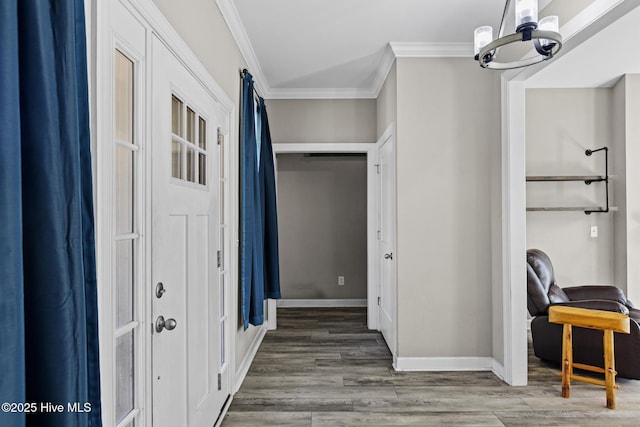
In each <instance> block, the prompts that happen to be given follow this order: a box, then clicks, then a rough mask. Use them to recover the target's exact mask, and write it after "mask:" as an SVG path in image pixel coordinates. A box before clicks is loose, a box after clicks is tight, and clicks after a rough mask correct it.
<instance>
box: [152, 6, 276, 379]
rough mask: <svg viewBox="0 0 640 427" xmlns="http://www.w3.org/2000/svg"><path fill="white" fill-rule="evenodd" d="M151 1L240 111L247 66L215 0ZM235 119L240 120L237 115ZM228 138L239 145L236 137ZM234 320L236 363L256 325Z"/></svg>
mask: <svg viewBox="0 0 640 427" xmlns="http://www.w3.org/2000/svg"><path fill="white" fill-rule="evenodd" d="M154 3H155V4H156V6H157V7H158V9H160V11H161V12H162V14H163V15H164V16H165V18H167V20H168V21H169V23H170V24H171V25H172V26H173V28H175V30H176V31H177V32H178V34H180V37H181V38H182V39H183V40H184V41H185V42H186V43H187V45H189V48H191V50H192V51H193V52H194V53H195V54H196V55H197V56H198V59H199V60H200V62H202V63H203V64H204V66H205V67H206V68H207V71H209V73H210V74H211V75H212V76H213V78H214V79H215V80H216V82H217V83H218V84H219V85H220V86H222V88H223V90H224V91H225V92H226V94H227V96H229V97H230V98H231V99H232V100H233V101H234V103H235V105H236V112H239V111H240V74H239V70H241V69H243V68H246V64H245V61H244V59H243V58H242V55H241V53H240V51H239V49H238V47H237V45H236V43H235V41H234V40H233V36H232V35H231V32H230V31H229V29H228V27H227V25H226V23H225V21H224V18H223V17H222V14H221V13H220V11H219V9H218V6H217V5H216V3H215V2H214V1H212V0H183V1H174V0H154ZM237 114H239V113H237ZM236 123H239V117H238V116H236ZM236 135H237V133H236ZM230 142H231V143H232V144H235V145H236V146H237V145H238V141H237V140H236V141H230ZM236 238H237V236H236ZM265 314H266V313H265ZM236 321H237V322H238V324H237V325H236V363H238V364H239V363H240V362H241V361H242V360H243V359H244V358H245V356H246V354H247V352H248V350H249V347H250V346H251V344H252V343H253V341H254V339H255V337H256V334H257V333H258V328H256V327H253V326H250V327H249V329H247V330H246V331H244V330H243V328H242V324H241V322H239V320H237V319H236ZM234 375H235V373H234Z"/></svg>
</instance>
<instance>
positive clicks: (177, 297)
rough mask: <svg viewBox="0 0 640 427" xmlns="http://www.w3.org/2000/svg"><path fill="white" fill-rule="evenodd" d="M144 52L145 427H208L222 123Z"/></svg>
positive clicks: (213, 398)
mask: <svg viewBox="0 0 640 427" xmlns="http://www.w3.org/2000/svg"><path fill="white" fill-rule="evenodd" d="M152 52H153V63H152V70H153V71H152V82H153V83H152V103H151V105H152V131H151V151H152V154H151V158H152V164H151V168H152V178H153V180H152V200H151V206H152V211H151V218H152V228H151V229H152V236H151V242H152V247H151V254H152V255H151V265H152V267H151V269H152V271H151V277H152V287H153V289H152V292H151V293H152V300H153V304H152V322H153V332H152V333H153V335H152V344H151V346H152V384H153V390H152V393H153V425H154V427H204V426H206V427H211V426H212V425H213V424H214V423H215V421H216V418H217V417H218V415H219V413H220V410H221V408H222V406H223V405H224V402H225V400H226V398H227V396H228V394H229V390H228V388H229V387H228V381H227V380H226V379H227V377H226V376H221V375H220V374H221V365H222V364H223V363H224V361H223V357H222V355H221V348H224V346H223V340H224V336H223V335H224V333H223V332H221V327H220V325H221V323H220V318H221V315H223V314H224V313H221V311H222V310H221V303H220V299H221V294H222V293H221V289H220V285H221V284H220V280H219V279H220V270H219V268H218V261H217V251H218V250H220V249H221V248H220V239H219V229H220V217H219V212H220V200H219V197H220V175H219V164H220V163H219V155H220V153H219V148H218V145H217V137H216V132H217V129H218V127H219V126H220V125H221V123H222V121H223V120H224V117H222V113H221V110H220V109H219V106H218V105H217V103H216V100H215V99H213V98H212V97H211V96H210V95H209V94H208V92H207V91H206V90H205V88H204V87H203V86H202V85H201V84H200V83H199V82H198V81H197V80H195V79H194V77H193V76H192V75H191V74H190V73H189V71H188V70H187V69H186V68H185V67H184V66H183V65H182V64H181V63H180V62H179V61H178V60H177V59H176V57H175V56H174V55H173V54H172V53H171V52H170V51H169V50H168V49H167V48H166V47H165V45H164V44H163V43H162V42H160V41H158V40H157V39H156V38H155V37H154V40H153V45H152ZM222 331H223V329H222Z"/></svg>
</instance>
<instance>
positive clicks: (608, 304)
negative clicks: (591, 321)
mask: <svg viewBox="0 0 640 427" xmlns="http://www.w3.org/2000/svg"><path fill="white" fill-rule="evenodd" d="M552 305H561V306H564V307H576V308H588V309H591V310H602V311H611V312H614V313H622V314H626V315H629V309H628V308H627V307H626V306H625V305H623V304H620V303H619V302H617V301H610V300H604V299H586V300H581V301H569V302H561V303H558V304H552Z"/></svg>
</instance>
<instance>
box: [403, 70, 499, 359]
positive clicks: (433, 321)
mask: <svg viewBox="0 0 640 427" xmlns="http://www.w3.org/2000/svg"><path fill="white" fill-rule="evenodd" d="M396 72H397V76H396V78H397V215H398V232H397V271H398V273H397V274H398V281H397V283H398V356H399V357H491V356H493V345H492V342H493V337H492V334H493V330H494V329H495V328H496V326H495V325H494V323H493V317H494V316H495V315H498V316H502V307H493V306H492V298H493V297H492V291H493V284H492V248H493V238H492V236H493V234H494V233H499V230H492V226H493V225H494V221H493V220H492V215H493V214H494V212H496V209H497V211H499V209H500V208H499V206H497V207H496V206H494V201H495V200H494V199H495V197H492V193H493V191H492V185H495V177H494V176H493V172H492V170H491V169H492V165H495V164H496V163H495V162H496V161H499V160H498V159H493V160H492V158H491V157H492V155H495V153H496V152H499V150H500V144H501V140H500V81H499V74H496V73H492V72H487V71H486V70H483V69H481V68H480V67H478V66H477V64H476V63H474V62H473V61H470V60H468V59H462V58H455V59H453V58H452V59H449V58H447V59H414V58H398V59H397V69H396ZM498 339H501V337H499V338H498Z"/></svg>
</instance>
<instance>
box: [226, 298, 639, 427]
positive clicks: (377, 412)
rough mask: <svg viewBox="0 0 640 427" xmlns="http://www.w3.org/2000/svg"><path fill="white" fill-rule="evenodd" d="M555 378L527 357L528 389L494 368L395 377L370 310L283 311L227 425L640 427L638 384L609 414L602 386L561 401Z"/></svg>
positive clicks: (627, 387)
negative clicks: (492, 370)
mask: <svg viewBox="0 0 640 427" xmlns="http://www.w3.org/2000/svg"><path fill="white" fill-rule="evenodd" d="M558 372H559V369H558V368H557V367H555V366H552V365H548V364H545V363H543V362H541V361H539V360H538V359H537V358H536V357H534V356H533V354H532V353H531V351H530V355H529V385H528V386H526V387H510V386H508V385H506V384H504V383H503V382H502V381H500V380H499V379H498V378H497V377H496V376H494V375H493V374H492V373H490V372H395V371H394V370H393V368H392V367H391V355H390V353H389V350H388V349H387V347H386V345H385V343H384V340H383V339H382V337H381V335H380V334H379V333H378V332H374V331H370V330H368V329H367V327H366V309H360V308H335V309H308V308H305V309H293V308H287V309H278V330H277V331H271V332H269V333H267V335H266V337H265V339H264V342H263V344H262V346H261V347H260V350H259V351H258V354H257V355H256V358H255V360H254V362H253V364H252V366H251V369H250V370H249V373H248V375H247V377H246V379H245V381H244V383H243V384H242V387H241V388H240V390H239V391H238V393H237V394H236V396H235V397H234V400H233V402H232V404H231V407H230V408H229V411H228V413H227V415H226V417H225V419H224V421H223V423H222V426H223V427H235V426H241V427H252V426H310V427H319V426H331V427H337V426H432V425H451V426H463V425H464V426H467V425H469V426H471V425H473V426H543V425H546V426H623V425H629V426H640V381H633V380H626V379H623V378H619V379H617V383H618V384H619V385H620V389H619V390H617V392H616V400H617V406H618V407H617V409H616V410H614V411H612V410H609V409H607V408H606V406H605V391H604V388H601V387H596V386H590V385H588V384H581V383H574V384H572V387H571V398H570V399H568V400H567V399H563V398H562V397H561V396H560V389H561V386H560V377H559V376H558V375H557V374H558Z"/></svg>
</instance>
